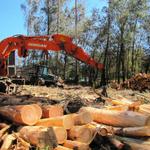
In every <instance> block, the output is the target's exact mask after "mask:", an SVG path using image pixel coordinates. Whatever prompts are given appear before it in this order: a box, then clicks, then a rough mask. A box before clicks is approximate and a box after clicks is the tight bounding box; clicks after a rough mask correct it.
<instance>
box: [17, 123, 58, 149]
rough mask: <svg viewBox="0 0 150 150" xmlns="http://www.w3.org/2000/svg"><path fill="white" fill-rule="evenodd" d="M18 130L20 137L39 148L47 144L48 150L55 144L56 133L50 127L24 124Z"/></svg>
mask: <svg viewBox="0 0 150 150" xmlns="http://www.w3.org/2000/svg"><path fill="white" fill-rule="evenodd" d="M18 132H19V136H20V137H21V138H23V139H24V140H25V141H27V142H28V143H30V144H32V145H35V146H37V147H39V148H44V147H47V146H48V147H49V150H52V149H53V148H55V147H56V146H57V139H56V135H55V133H54V130H53V128H52V127H49V128H47V127H42V126H24V127H21V128H20V129H19V131H18Z"/></svg>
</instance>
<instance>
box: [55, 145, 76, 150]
mask: <svg viewBox="0 0 150 150" xmlns="http://www.w3.org/2000/svg"><path fill="white" fill-rule="evenodd" d="M54 150H73V149H72V148H67V147H64V146H61V145H58V146H57V147H56V148H55V149H54Z"/></svg>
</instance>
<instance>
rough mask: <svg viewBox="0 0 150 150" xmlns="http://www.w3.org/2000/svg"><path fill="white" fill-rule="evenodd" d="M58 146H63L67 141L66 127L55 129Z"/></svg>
mask: <svg viewBox="0 0 150 150" xmlns="http://www.w3.org/2000/svg"><path fill="white" fill-rule="evenodd" d="M53 129H54V132H55V135H56V138H57V142H58V144H63V143H64V142H65V141H66V140H67V131H66V129H65V128H64V127H53Z"/></svg>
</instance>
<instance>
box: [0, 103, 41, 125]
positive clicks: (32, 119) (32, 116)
mask: <svg viewBox="0 0 150 150" xmlns="http://www.w3.org/2000/svg"><path fill="white" fill-rule="evenodd" d="M0 114H1V115H3V116H5V117H7V118H8V119H9V120H12V121H13V122H16V123H19V124H25V125H34V124H36V123H37V121H38V120H39V119H40V118H41V115H42V110H41V108H40V107H39V106H38V105H37V104H32V105H17V106H4V107H0Z"/></svg>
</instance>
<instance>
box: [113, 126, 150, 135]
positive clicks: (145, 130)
mask: <svg viewBox="0 0 150 150" xmlns="http://www.w3.org/2000/svg"><path fill="white" fill-rule="evenodd" d="M114 133H115V134H118V135H126V136H134V137H137V136H144V137H145V136H150V126H142V127H128V128H114Z"/></svg>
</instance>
